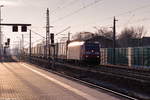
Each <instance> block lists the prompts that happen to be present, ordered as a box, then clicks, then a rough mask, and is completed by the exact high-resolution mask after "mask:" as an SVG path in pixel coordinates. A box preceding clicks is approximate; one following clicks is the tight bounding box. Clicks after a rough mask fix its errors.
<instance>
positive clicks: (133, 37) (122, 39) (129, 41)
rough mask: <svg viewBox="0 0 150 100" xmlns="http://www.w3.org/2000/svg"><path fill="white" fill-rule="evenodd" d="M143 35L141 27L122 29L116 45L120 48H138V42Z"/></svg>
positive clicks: (144, 32)
mask: <svg viewBox="0 0 150 100" xmlns="http://www.w3.org/2000/svg"><path fill="white" fill-rule="evenodd" d="M145 34H146V31H145V28H144V27H143V26H140V27H130V28H124V29H123V31H122V32H121V34H120V36H119V39H118V43H119V44H120V46H121V47H135V46H140V44H141V43H140V41H141V39H142V37H143V36H144V35H145Z"/></svg>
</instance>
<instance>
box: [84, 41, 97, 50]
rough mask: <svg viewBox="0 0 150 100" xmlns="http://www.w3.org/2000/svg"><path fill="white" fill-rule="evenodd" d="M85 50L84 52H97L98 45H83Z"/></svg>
mask: <svg viewBox="0 0 150 100" xmlns="http://www.w3.org/2000/svg"><path fill="white" fill-rule="evenodd" d="M85 50H86V51H91V50H94V51H99V44H94V43H93V44H86V45H85Z"/></svg>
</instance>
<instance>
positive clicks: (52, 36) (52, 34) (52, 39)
mask: <svg viewBox="0 0 150 100" xmlns="http://www.w3.org/2000/svg"><path fill="white" fill-rule="evenodd" d="M51 44H54V33H51Z"/></svg>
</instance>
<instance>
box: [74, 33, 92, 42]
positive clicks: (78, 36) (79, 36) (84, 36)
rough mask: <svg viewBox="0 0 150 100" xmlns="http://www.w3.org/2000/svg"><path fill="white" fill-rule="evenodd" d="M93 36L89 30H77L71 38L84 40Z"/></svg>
mask: <svg viewBox="0 0 150 100" xmlns="http://www.w3.org/2000/svg"><path fill="white" fill-rule="evenodd" d="M93 36H94V34H93V33H91V32H79V33H76V34H75V35H74V36H73V37H72V38H73V40H86V39H89V38H92V37H93Z"/></svg>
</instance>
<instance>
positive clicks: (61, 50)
mask: <svg viewBox="0 0 150 100" xmlns="http://www.w3.org/2000/svg"><path fill="white" fill-rule="evenodd" d="M54 47H55V48H54ZM31 51H32V55H31V56H33V57H39V58H45V57H46V56H45V55H49V53H50V58H51V57H54V56H55V59H56V60H57V61H58V62H62V63H63V62H71V63H84V64H101V65H112V64H113V58H114V57H113V48H100V45H99V43H98V42H87V41H72V42H70V43H66V42H64V43H55V46H50V50H49V48H46V46H45V45H43V44H38V45H36V46H35V47H32V50H31ZM49 51H50V52H49ZM54 51H55V52H54ZM24 52H25V54H26V55H29V50H28V48H26V49H24ZM115 52H116V53H115V54H116V55H115V62H116V64H117V65H124V66H127V67H135V68H139V67H140V68H141V67H142V68H150V47H134V48H132V47H129V48H116V49H115ZM48 57H49V56H48ZM46 58H47V57H46Z"/></svg>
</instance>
